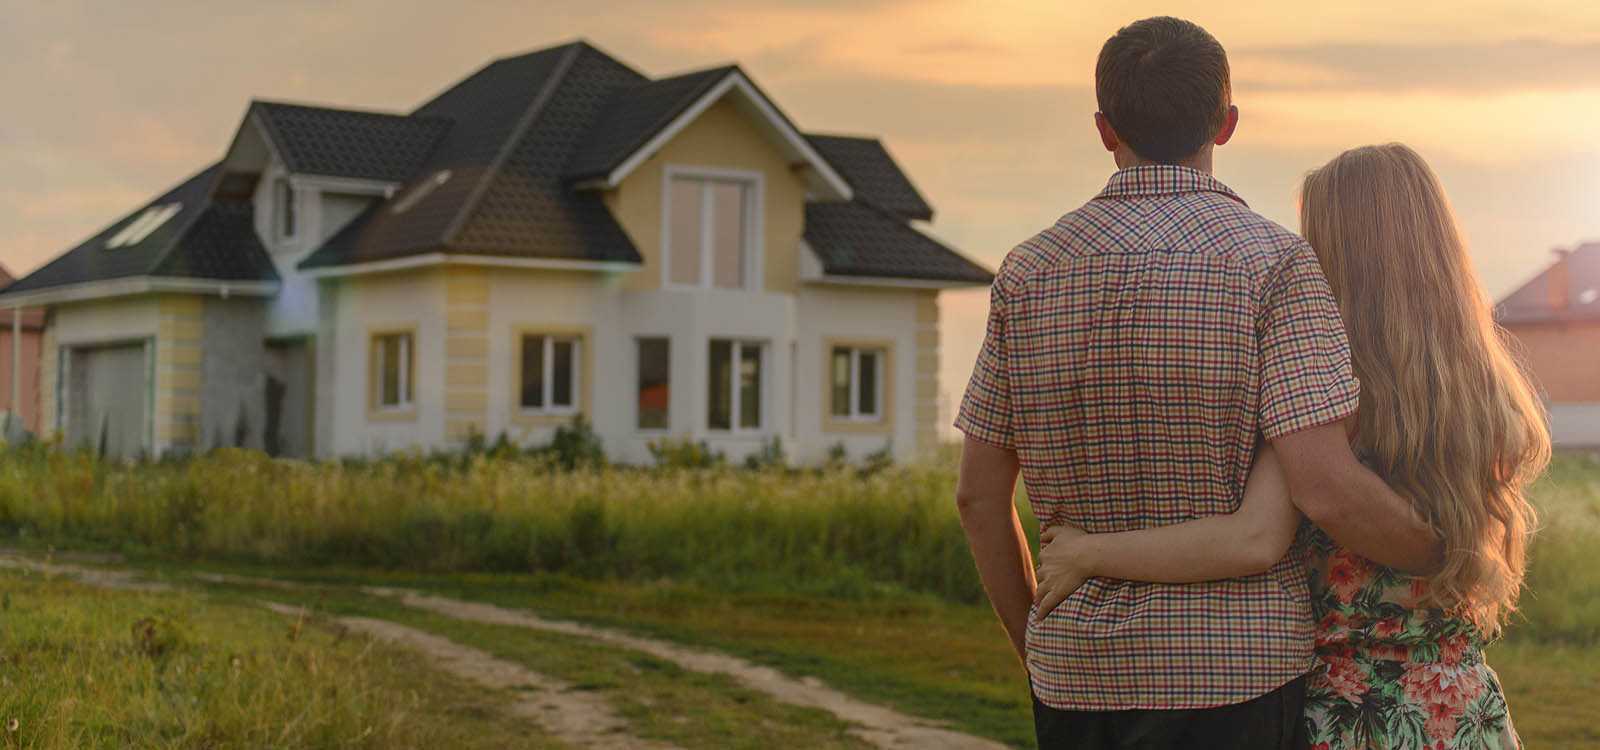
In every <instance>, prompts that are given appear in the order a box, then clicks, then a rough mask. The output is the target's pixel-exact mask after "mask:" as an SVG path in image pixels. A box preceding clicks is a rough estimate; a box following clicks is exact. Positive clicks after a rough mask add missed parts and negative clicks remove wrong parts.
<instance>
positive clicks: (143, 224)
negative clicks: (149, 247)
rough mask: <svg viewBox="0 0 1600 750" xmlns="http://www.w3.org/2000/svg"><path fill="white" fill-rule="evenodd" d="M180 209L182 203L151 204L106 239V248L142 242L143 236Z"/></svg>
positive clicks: (147, 235)
mask: <svg viewBox="0 0 1600 750" xmlns="http://www.w3.org/2000/svg"><path fill="white" fill-rule="evenodd" d="M182 209H183V204H182V203H163V204H161V205H159V206H151V207H149V208H147V209H145V211H144V213H142V214H139V218H137V219H134V220H133V221H132V222H130V223H129V224H128V225H127V226H125V227H123V228H122V231H120V232H117V233H116V235H114V236H112V238H111V239H109V240H106V249H108V250H109V249H111V248H117V247H128V246H130V245H137V244H139V243H140V242H143V241H144V238H146V237H149V236H150V233H151V232H154V231H156V230H157V229H160V228H161V225H162V224H165V223H167V220H168V219H171V218H172V217H174V216H177V215H178V212H179V211H180V210H182Z"/></svg>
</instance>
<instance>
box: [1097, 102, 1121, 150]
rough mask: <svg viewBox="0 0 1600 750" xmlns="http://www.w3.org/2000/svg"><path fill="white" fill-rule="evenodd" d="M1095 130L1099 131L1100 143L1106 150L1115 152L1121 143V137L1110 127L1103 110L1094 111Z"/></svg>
mask: <svg viewBox="0 0 1600 750" xmlns="http://www.w3.org/2000/svg"><path fill="white" fill-rule="evenodd" d="M1094 127H1095V130H1098V131H1100V143H1101V145H1103V146H1105V147H1106V150H1107V151H1110V152H1112V153H1115V152H1116V150H1117V148H1118V147H1119V146H1121V145H1122V139H1121V138H1118V137H1117V131H1116V130H1115V129H1113V128H1112V127H1111V121H1110V120H1107V119H1106V115H1105V113H1104V112H1096V113H1094Z"/></svg>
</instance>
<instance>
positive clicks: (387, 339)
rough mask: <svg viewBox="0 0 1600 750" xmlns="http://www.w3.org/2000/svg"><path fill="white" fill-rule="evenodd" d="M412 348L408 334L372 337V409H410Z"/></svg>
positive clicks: (386, 334)
mask: <svg viewBox="0 0 1600 750" xmlns="http://www.w3.org/2000/svg"><path fill="white" fill-rule="evenodd" d="M413 353H414V346H413V340H412V336H411V334H409V333H385V334H379V335H377V336H373V337H372V363H373V368H372V369H373V389H372V390H373V394H372V395H373V399H372V402H373V406H374V407H375V408H376V409H378V410H380V411H383V410H399V409H407V408H410V407H411V403H412V398H411V383H412V374H413V372H414V370H413V360H414V356H413Z"/></svg>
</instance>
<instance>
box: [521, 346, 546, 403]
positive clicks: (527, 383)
mask: <svg viewBox="0 0 1600 750" xmlns="http://www.w3.org/2000/svg"><path fill="white" fill-rule="evenodd" d="M522 407H523V408H524V409H542V408H544V337H543V336H523V337H522Z"/></svg>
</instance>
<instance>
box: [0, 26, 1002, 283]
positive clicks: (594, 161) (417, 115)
mask: <svg viewBox="0 0 1600 750" xmlns="http://www.w3.org/2000/svg"><path fill="white" fill-rule="evenodd" d="M724 95H726V96H730V97H733V100H734V101H735V103H736V104H737V105H738V106H740V107H741V108H742V109H743V111H745V112H747V113H750V114H751V115H752V116H753V117H754V118H756V119H755V121H756V122H757V123H759V124H760V125H761V126H762V127H764V129H765V130H764V132H766V134H767V135H768V136H769V137H770V138H771V139H772V141H773V143H774V145H775V147H778V148H780V149H782V150H784V152H785V153H786V154H787V156H788V158H789V159H790V160H791V161H792V162H794V163H796V164H802V163H803V164H806V165H807V167H808V169H806V174H807V175H808V180H810V181H811V182H812V184H813V187H814V188H815V189H816V190H815V191H814V197H815V199H816V200H818V201H822V202H819V203H817V204H814V205H813V206H812V207H809V208H808V209H807V216H808V217H811V216H815V217H816V220H817V221H818V222H820V224H819V225H818V226H817V227H815V228H813V227H809V226H808V227H807V230H806V238H807V241H808V242H809V243H810V244H811V245H812V247H813V248H814V249H815V250H816V252H817V255H818V258H819V259H820V260H821V261H822V262H823V264H824V266H825V270H826V272H827V273H830V274H833V273H837V274H840V275H843V274H855V275H859V276H866V275H868V274H866V273H865V270H866V269H870V270H871V271H873V274H872V275H875V276H878V277H883V278H910V279H921V280H928V279H932V278H934V277H936V276H938V275H939V274H941V273H942V274H946V275H947V276H948V278H945V279H944V280H945V281H951V282H957V283H987V280H988V272H987V271H983V270H982V269H981V268H978V267H977V266H976V265H974V264H972V263H971V262H970V261H966V260H965V259H963V258H960V256H959V255H956V254H955V252H954V251H953V250H950V249H949V248H947V247H945V246H943V245H941V244H940V243H938V242H936V241H933V240H932V239H930V238H928V237H926V236H925V235H923V234H921V233H920V232H918V231H917V230H916V229H915V228H912V227H911V226H909V224H908V222H909V221H910V220H912V219H926V218H929V217H931V216H932V208H931V207H929V206H928V204H927V202H926V201H925V200H924V199H923V198H922V196H921V194H920V193H918V192H917V190H916V189H915V187H913V186H912V185H911V182H910V180H909V179H907V178H906V177H905V175H904V173H903V172H902V171H901V170H900V168H899V166H898V165H897V164H896V163H895V162H894V160H893V159H892V158H891V157H890V156H889V154H888V152H887V151H886V150H885V149H884V148H883V146H882V144H881V143H878V142H877V141H876V140H873V139H869V138H849V137H842V136H819V135H805V134H803V133H802V132H801V131H800V130H799V129H797V128H796V127H795V126H794V125H793V123H792V122H791V121H790V120H789V118H788V116H787V115H785V114H783V112H782V111H781V110H779V109H778V108H777V106H776V104H775V103H773V102H772V101H771V100H770V99H769V98H768V97H767V96H766V95H765V93H763V92H761V91H760V89H759V88H757V87H756V86H755V84H754V83H753V82H751V81H750V80H749V79H748V77H746V76H745V74H744V73H743V72H742V71H741V70H739V68H737V67H736V66H723V67H718V68H711V69H708V70H702V71H696V72H693V73H686V74H683V75H678V76H672V77H668V78H662V79H651V78H649V77H648V76H646V75H644V74H643V73H640V72H639V71H637V70H635V69H633V68H631V67H629V66H628V65H626V64H624V63H622V62H620V61H618V60H616V59H615V58H613V57H611V56H610V55H607V54H606V53H604V52H602V51H600V50H598V49H596V48H595V47H594V46H592V45H590V44H588V43H587V42H583V41H576V42H571V43H568V44H564V45H560V46H557V47H550V48H547V49H541V50H536V51H533V52H529V53H527V54H522V55H515V56H511V57H505V58H501V59H497V60H494V61H492V62H490V63H489V64H488V65H486V66H484V67H483V68H481V69H479V70H478V71H476V72H474V73H472V74H471V75H469V76H467V77H466V78H464V79H462V80H460V81H458V82H457V83H455V84H453V85H451V86H449V87H448V88H446V89H445V90H444V91H442V92H440V93H439V94H438V95H436V96H434V97H433V98H432V99H430V100H428V101H427V102H425V103H423V104H422V105H421V106H419V107H418V108H417V109H416V110H414V111H413V112H411V113H409V114H392V113H380V112H366V111H357V110H349V109H339V108H330V107H314V106H307V105H300V104H287V103H281V102H267V101H256V102H252V103H251V105H250V109H249V111H248V113H247V116H246V118H245V124H244V125H243V126H241V128H247V127H248V128H259V130H260V131H261V133H262V134H263V136H264V138H265V139H266V142H267V143H269V144H270V146H271V149H272V151H274V152H276V153H278V154H279V155H280V157H281V158H282V159H283V160H284V162H285V163H286V165H287V167H288V169H289V170H290V171H291V173H295V174H303V175H315V176H318V177H332V178H347V179H355V180H367V181H379V182H384V183H389V184H390V185H392V186H393V189H392V190H391V191H390V192H389V194H387V195H385V196H383V197H381V198H378V199H376V200H375V201H374V203H373V205H372V206H370V207H369V208H367V210H365V211H363V212H362V213H361V214H360V215H358V216H357V217H356V218H355V219H354V220H352V221H350V222H349V223H348V224H346V225H345V226H344V227H343V228H342V229H340V230H339V231H338V232H337V233H335V234H334V235H333V236H332V237H330V238H328V239H327V240H326V241H325V242H323V244H322V245H320V246H319V247H317V248H315V249H314V250H313V251H312V252H311V253H309V254H308V255H307V256H306V257H305V258H304V259H303V260H302V261H301V262H300V268H302V269H308V270H317V271H318V272H319V273H341V272H344V269H345V268H347V267H360V266H364V265H369V264H370V265H372V266H373V267H383V266H387V265H390V264H392V263H396V262H406V259H413V260H420V259H426V258H438V257H448V256H452V255H454V256H465V257H470V258H493V259H496V261H497V262H498V261H499V260H502V259H504V260H509V261H512V262H521V261H525V260H526V261H538V262H546V261H553V262H557V263H561V264H564V265H566V266H568V267H587V268H596V269H600V268H606V269H611V268H618V267H628V266H636V265H638V264H639V263H641V256H640V254H639V252H638V249H637V248H635V247H634V245H633V242H632V240H631V239H630V238H629V236H628V235H627V233H625V232H624V231H623V229H622V227H621V226H620V225H619V224H618V223H617V221H616V219H615V218H614V217H613V216H612V214H611V212H610V209H609V208H608V207H607V206H606V204H605V200H604V193H603V191H602V190H597V189H592V188H593V187H595V185H594V183H596V182H599V183H602V184H601V185H600V186H601V187H605V186H606V185H605V184H603V183H605V182H606V181H607V180H610V179H615V178H617V177H618V175H619V174H624V173H625V172H626V171H627V165H629V164H636V163H638V162H639V161H640V160H641V159H643V158H646V157H648V155H649V154H651V153H654V151H653V149H655V148H659V147H660V145H661V144H662V143H664V142H665V141H666V140H668V139H670V137H671V135H672V134H673V133H674V132H676V130H675V129H676V128H680V127H682V126H683V125H684V124H685V123H686V122H688V121H690V120H692V118H693V117H694V116H696V115H697V113H698V112H699V111H702V110H703V109H704V108H705V107H707V106H710V104H711V103H713V101H720V97H722V96H724ZM245 132H246V131H245V130H243V129H241V131H240V134H243V133H245ZM240 137H241V136H236V138H235V143H236V144H238V143H240V142H241V141H240V140H239V139H240ZM230 152H231V149H230ZM232 163H233V162H232V161H228V162H224V164H232ZM230 168H231V167H230ZM220 171H221V170H220V169H219V168H218V167H216V166H213V167H212V168H210V169H208V170H206V171H204V172H201V173H200V174H197V175H195V177H193V178H191V179H190V180H188V181H186V182H185V183H183V184H182V185H180V186H179V187H178V188H175V189H174V190H173V191H172V192H171V193H170V194H168V195H164V196H162V197H161V198H159V199H157V200H156V201H153V202H152V203H151V204H150V205H151V206H161V205H165V204H168V203H175V204H181V208H179V209H177V210H176V211H175V213H174V215H172V216H170V217H167V220H166V221H165V222H164V223H162V224H161V225H160V226H158V227H155V228H154V230H153V231H152V232H151V233H150V234H149V236H148V237H145V238H143V239H142V240H141V242H139V243H137V244H136V245H135V246H131V247H119V248H114V249H107V248H105V247H104V245H105V244H106V241H107V240H109V239H113V238H114V237H115V235H117V234H118V233H119V232H121V231H122V230H123V229H125V228H126V227H127V226H128V225H129V224H130V223H133V222H137V221H139V217H140V216H141V215H142V214H143V213H144V212H143V211H140V212H135V213H134V214H130V215H129V216H128V217H125V218H124V219H123V220H121V221H119V222H118V223H116V224H113V225H112V226H110V227H108V228H107V229H106V230H104V231H103V232H102V233H100V234H98V235H96V236H95V237H94V238H91V239H90V240H89V241H88V242H86V243H84V244H83V245H80V246H79V247H78V248H74V249H73V250H72V251H70V252H69V253H67V254H66V255H64V256H62V257H61V258H58V259H57V260H56V261H55V262H52V263H51V264H49V265H47V266H45V267H44V268H42V269H40V270H39V271H37V272H35V273H34V274H30V275H29V276H28V278H26V279H23V280H22V281H21V282H18V285H16V286H17V287H20V288H21V289H25V290H36V289H41V288H46V287H51V286H61V285H71V284H79V283H84V282H89V281H95V280H102V279H110V278H122V277H128V276H137V275H141V274H143V275H152V274H156V273H174V274H189V275H192V276H195V277H197V278H198V277H203V278H219V279H231V278H251V279H263V280H264V279H269V278H270V279H275V278H276V277H275V275H274V274H273V272H272V266H271V263H270V259H268V258H266V255H265V251H264V250H263V249H262V247H261V243H260V242H259V240H258V239H257V238H256V237H255V236H254V232H253V230H251V219H252V217H251V215H250V212H251V210H252V209H251V206H250V205H249V201H248V200H247V198H246V197H245V195H244V192H245V191H244V190H242V189H241V187H240V182H241V181H243V180H245V179H246V178H251V177H253V176H252V175H248V174H245V173H244V172H242V171H241V172H240V173H239V174H234V173H233V172H229V173H227V174H220ZM217 185H221V186H224V189H221V190H219V189H217V188H216V187H215V186H217ZM224 195H226V196H228V198H227V199H226V200H224V199H223V198H222V196H224ZM850 200H854V201H855V203H853V204H852V203H850V202H849V201H850ZM835 204H843V205H842V206H840V205H835ZM867 209H871V210H867ZM246 230H250V231H246ZM869 234H870V235H871V236H872V237H873V238H875V239H876V240H881V241H883V242H885V243H887V244H884V245H881V246H875V245H871V244H862V241H863V239H864V238H865V237H867V236H868V235H869ZM247 235H248V236H247ZM847 237H848V238H850V242H849V243H848V244H841V243H844V242H845V238H847ZM0 299H3V295H0Z"/></svg>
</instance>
